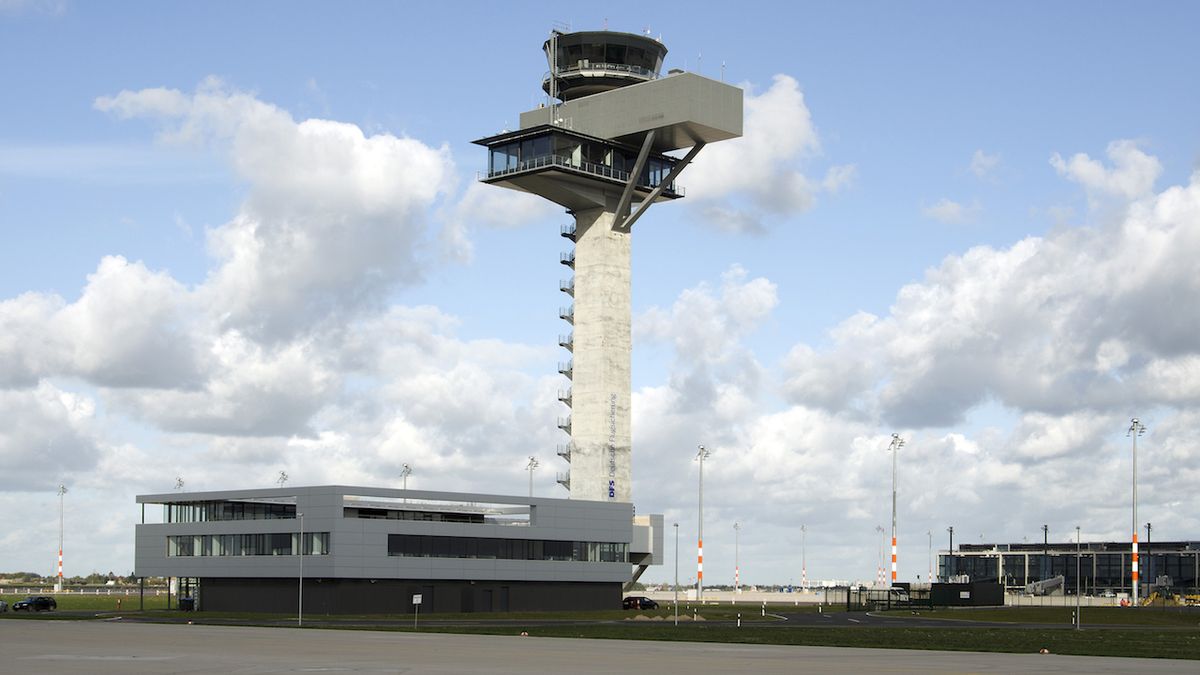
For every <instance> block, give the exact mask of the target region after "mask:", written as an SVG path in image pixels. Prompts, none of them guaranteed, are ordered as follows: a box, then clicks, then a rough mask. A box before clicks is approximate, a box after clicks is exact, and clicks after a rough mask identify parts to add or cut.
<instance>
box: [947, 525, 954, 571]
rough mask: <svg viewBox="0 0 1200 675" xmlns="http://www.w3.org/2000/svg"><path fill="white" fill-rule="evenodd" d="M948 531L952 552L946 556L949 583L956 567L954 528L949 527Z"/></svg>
mask: <svg viewBox="0 0 1200 675" xmlns="http://www.w3.org/2000/svg"><path fill="white" fill-rule="evenodd" d="M946 531H947V532H949V533H950V551H949V553H948V554H947V555H946V581H949V580H950V577H952V576H954V571H953V569H951V568H953V567H954V526H953V525H951V526H950V527H947V528H946Z"/></svg>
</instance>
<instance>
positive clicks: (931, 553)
mask: <svg viewBox="0 0 1200 675" xmlns="http://www.w3.org/2000/svg"><path fill="white" fill-rule="evenodd" d="M925 534H926V535H927V536H928V537H929V583H931V584H932V583H933V530H926V531H925Z"/></svg>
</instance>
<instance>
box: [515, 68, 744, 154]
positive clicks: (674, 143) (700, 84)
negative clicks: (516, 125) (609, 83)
mask: <svg viewBox="0 0 1200 675" xmlns="http://www.w3.org/2000/svg"><path fill="white" fill-rule="evenodd" d="M742 98H743V93H742V90H741V89H739V88H737V87H734V86H732V85H729V84H725V83H724V82H718V81H716V80H713V79H709V78H707V77H702V76H700V75H696V74H695V73H679V74H676V75H669V76H667V77H664V78H660V79H657V80H652V81H650V82H643V83H641V84H634V85H630V86H628V87H621V88H619V89H613V90H611V91H606V92H603V93H600V94H593V95H592V96H584V97H583V98H579V99H575V100H573V101H567V102H565V103H562V104H560V105H558V106H557V107H556V109H555V110H556V111H557V113H558V117H559V118H560V119H561V120H562V123H561V124H562V126H565V127H568V128H571V129H574V130H576V131H579V132H582V133H585V134H589V135H592V136H597V137H600V138H608V139H615V140H618V141H625V142H632V141H633V140H634V139H635V138H636V137H637V136H638V135H640V134H644V133H645V132H647V131H649V130H651V129H657V130H659V132H660V133H659V134H658V135H657V137H656V138H655V141H654V149H655V150H656V151H659V152H666V151H670V150H678V149H680V148H686V147H691V146H693V145H695V144H696V142H697V141H704V142H706V143H712V142H715V141H721V140H726V139H730V138H737V137H739V136H741V135H742ZM547 116H548V109H541V108H539V109H536V110H530V111H526V112H523V113H521V128H522V129H524V128H527V127H534V126H538V125H541V124H545V123H546V121H547Z"/></svg>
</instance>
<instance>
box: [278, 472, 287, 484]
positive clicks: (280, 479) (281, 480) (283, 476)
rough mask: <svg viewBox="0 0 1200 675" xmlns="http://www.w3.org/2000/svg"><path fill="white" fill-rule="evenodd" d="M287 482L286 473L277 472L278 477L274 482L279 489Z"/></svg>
mask: <svg viewBox="0 0 1200 675" xmlns="http://www.w3.org/2000/svg"><path fill="white" fill-rule="evenodd" d="M287 480H288V475H287V472H286V471H280V472H279V477H278V478H276V479H275V482H276V483H279V487H283V484H284V483H286V482H287Z"/></svg>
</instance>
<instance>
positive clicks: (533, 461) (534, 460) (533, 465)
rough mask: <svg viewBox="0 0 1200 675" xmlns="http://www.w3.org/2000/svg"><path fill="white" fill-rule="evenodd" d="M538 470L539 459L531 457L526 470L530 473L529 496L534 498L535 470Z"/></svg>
mask: <svg viewBox="0 0 1200 675" xmlns="http://www.w3.org/2000/svg"><path fill="white" fill-rule="evenodd" d="M536 468H538V461H537V457H533V456H530V458H529V463H528V464H526V465H525V470H526V471H528V472H529V496H530V497H532V496H533V470H534V469H536Z"/></svg>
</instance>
